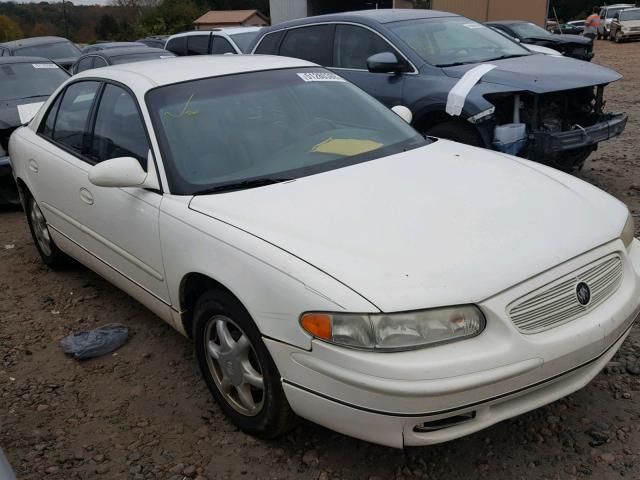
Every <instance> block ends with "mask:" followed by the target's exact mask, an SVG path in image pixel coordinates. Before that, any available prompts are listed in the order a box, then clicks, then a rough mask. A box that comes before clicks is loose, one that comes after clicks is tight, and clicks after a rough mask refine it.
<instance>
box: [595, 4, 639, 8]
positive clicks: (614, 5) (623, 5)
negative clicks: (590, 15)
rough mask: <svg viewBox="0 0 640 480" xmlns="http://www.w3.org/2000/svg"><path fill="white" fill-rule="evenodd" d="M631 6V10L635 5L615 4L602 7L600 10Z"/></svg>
mask: <svg viewBox="0 0 640 480" xmlns="http://www.w3.org/2000/svg"><path fill="white" fill-rule="evenodd" d="M629 6H631V7H632V8H633V7H635V4H633V3H615V4H613V5H604V6H602V7H600V8H620V7H629Z"/></svg>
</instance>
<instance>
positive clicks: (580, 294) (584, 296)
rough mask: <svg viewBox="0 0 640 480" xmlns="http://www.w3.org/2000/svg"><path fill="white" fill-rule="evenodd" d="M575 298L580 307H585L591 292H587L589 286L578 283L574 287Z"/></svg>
mask: <svg viewBox="0 0 640 480" xmlns="http://www.w3.org/2000/svg"><path fill="white" fill-rule="evenodd" d="M576 297H577V298H578V302H579V303H580V305H587V304H588V303H589V301H590V300H591V290H589V285H587V284H586V283H584V282H580V283H579V284H578V285H576Z"/></svg>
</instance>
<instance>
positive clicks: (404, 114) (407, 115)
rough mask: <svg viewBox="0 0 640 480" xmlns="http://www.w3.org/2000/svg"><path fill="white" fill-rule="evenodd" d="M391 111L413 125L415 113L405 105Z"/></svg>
mask: <svg viewBox="0 0 640 480" xmlns="http://www.w3.org/2000/svg"><path fill="white" fill-rule="evenodd" d="M391 111H392V112H393V113H395V114H396V115H398V116H399V117H400V118H401V119H403V120H404V121H405V122H407V123H408V124H409V125H411V121H412V120H413V113H411V110H409V109H408V108H407V107H405V106H404V105H396V106H395V107H392V108H391Z"/></svg>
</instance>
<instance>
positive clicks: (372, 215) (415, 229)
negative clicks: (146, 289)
mask: <svg viewBox="0 0 640 480" xmlns="http://www.w3.org/2000/svg"><path fill="white" fill-rule="evenodd" d="M539 169H540V170H542V171H543V172H549V173H548V174H545V173H540V172H539V171H538V170H539ZM556 176H557V177H559V178H562V179H567V183H566V184H565V183H563V182H560V181H558V180H556V179H555V177H556ZM190 208H191V209H193V210H195V211H198V212H201V213H203V214H205V215H207V216H210V217H213V218H216V219H218V220H220V221H223V222H226V223H228V224H230V225H233V226H235V227H237V228H240V229H242V230H244V231H246V232H248V233H250V234H252V235H255V236H257V237H259V238H261V239H264V240H265V241H267V242H269V243H271V244H273V245H275V246H277V247H279V248H281V249H284V250H286V251H288V252H290V253H291V254H292V255H295V256H296V257H298V258H300V259H301V260H303V261H305V262H308V263H309V264H312V265H314V266H315V267H317V268H318V269H320V270H322V271H323V272H326V273H327V274H328V275H330V276H332V277H334V278H336V279H337V280H339V281H340V282H342V283H344V284H345V285H347V286H348V287H350V288H352V289H353V290H354V291H356V292H358V293H359V294H360V295H362V296H364V297H365V298H367V299H368V300H369V301H370V302H371V303H373V304H374V305H376V306H377V307H378V308H380V309H381V310H382V311H399V310H410V309H419V308H427V307H435V306H441V305H453V304H462V303H474V302H479V301H480V300H483V299H485V298H487V297H489V296H492V295H494V294H496V293H498V292H500V291H502V290H504V289H506V288H508V287H511V286H513V285H515V284H517V283H519V282H521V281H523V280H526V279H527V278H529V277H531V276H533V275H536V274H538V273H540V272H542V271H544V270H546V269H548V268H550V267H553V266H555V265H558V264H560V263H562V262H564V261H566V260H568V259H570V258H572V257H575V256H576V255H578V254H580V253H582V252H586V251H588V250H590V249H592V248H594V247H596V246H598V245H602V244H603V243H606V242H608V241H611V240H612V239H614V238H616V237H617V236H619V234H620V230H621V229H622V225H623V224H624V221H625V218H626V215H627V213H626V208H625V207H624V206H623V205H622V204H621V203H620V202H618V201H617V200H615V199H613V197H610V196H609V195H608V194H606V193H604V192H602V191H601V190H598V189H596V188H595V187H592V186H591V185H589V184H587V183H585V182H582V181H580V180H577V179H575V178H573V177H570V176H568V175H565V174H561V173H558V172H556V171H552V170H551V169H548V168H546V167H542V166H539V165H536V164H532V163H531V162H527V161H525V160H520V159H516V158H514V157H508V156H505V155H501V154H497V153H495V152H491V151H489V150H484V149H478V148H474V147H470V146H467V145H462V144H458V143H454V142H449V141H446V140H439V141H437V142H435V143H433V144H431V145H428V146H426V147H422V148H419V149H415V150H411V151H408V152H405V153H402V154H398V155H392V156H389V157H385V158H381V159H378V160H374V161H370V162H365V163H360V164H356V165H352V166H349V167H344V168H341V169H337V170H332V171H329V172H325V173H321V174H316V175H312V176H309V177H305V178H300V179H297V180H295V181H291V182H286V183H279V184H275V185H270V186H266V187H260V188H254V189H249V190H242V191H236V192H229V193H221V194H215V195H208V196H195V197H193V199H192V201H191V203H190Z"/></svg>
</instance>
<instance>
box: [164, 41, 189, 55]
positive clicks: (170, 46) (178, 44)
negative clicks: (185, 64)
mask: <svg viewBox="0 0 640 480" xmlns="http://www.w3.org/2000/svg"><path fill="white" fill-rule="evenodd" d="M166 49H167V50H169V51H170V52H173V53H175V54H176V55H186V53H187V37H176V38H172V39H171V40H169V41H168V42H167V47H166Z"/></svg>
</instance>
